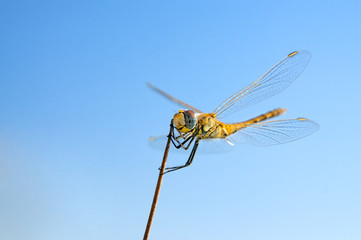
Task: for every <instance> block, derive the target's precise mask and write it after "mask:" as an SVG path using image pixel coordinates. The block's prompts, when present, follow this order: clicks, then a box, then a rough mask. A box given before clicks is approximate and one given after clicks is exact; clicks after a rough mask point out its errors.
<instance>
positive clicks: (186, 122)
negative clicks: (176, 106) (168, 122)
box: [173, 110, 197, 133]
mask: <svg viewBox="0 0 361 240" xmlns="http://www.w3.org/2000/svg"><path fill="white" fill-rule="evenodd" d="M173 124H174V126H175V127H176V128H177V129H178V131H180V132H183V133H186V132H189V131H191V130H192V129H193V128H194V127H195V126H196V124H197V116H196V114H195V112H194V111H192V110H185V111H184V110H179V112H178V113H176V114H174V117H173Z"/></svg>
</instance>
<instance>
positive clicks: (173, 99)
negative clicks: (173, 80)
mask: <svg viewBox="0 0 361 240" xmlns="http://www.w3.org/2000/svg"><path fill="white" fill-rule="evenodd" d="M147 86H148V87H150V88H151V89H153V90H154V91H156V92H157V93H159V94H160V95H162V96H163V97H165V98H167V99H168V100H171V101H173V102H175V103H177V104H179V105H180V106H182V107H185V108H186V109H192V110H193V111H195V112H198V113H201V111H200V110H198V109H197V108H195V107H193V106H191V105H189V104H187V103H185V102H183V101H181V100H179V99H176V98H175V97H172V96H171V95H169V94H168V93H166V92H164V91H162V90H160V89H159V88H156V87H154V86H153V85H152V84H150V83H147Z"/></svg>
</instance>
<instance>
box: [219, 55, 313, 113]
mask: <svg viewBox="0 0 361 240" xmlns="http://www.w3.org/2000/svg"><path fill="white" fill-rule="evenodd" d="M310 59H311V53H309V52H307V51H299V52H297V51H296V52H293V53H290V54H289V55H288V56H287V57H286V58H284V59H283V60H281V61H280V62H279V63H278V64H276V65H275V66H274V67H272V68H271V69H270V70H268V72H266V73H265V74H264V75H263V76H262V77H260V78H259V79H258V80H257V81H255V82H254V83H252V84H250V85H249V86H247V87H246V88H244V89H242V90H241V91H238V92H236V93H235V94H233V95H232V96H231V97H229V98H228V99H226V100H225V101H224V102H222V103H221V104H220V105H219V106H218V107H217V108H216V109H215V110H214V113H215V114H216V116H217V117H218V118H219V117H220V116H221V117H225V116H228V115H229V114H230V113H233V112H234V111H236V110H238V109H240V108H243V107H245V106H249V105H251V104H255V103H258V102H260V101H263V100H264V99H266V98H269V97H271V96H273V95H275V94H277V93H279V92H281V91H283V90H284V89H286V88H287V87H288V86H289V85H290V84H291V83H292V82H293V81H294V80H295V79H296V78H297V77H298V76H299V75H300V74H301V73H302V71H303V70H304V69H305V68H306V66H307V64H308V62H309V61H310Z"/></svg>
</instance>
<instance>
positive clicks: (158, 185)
mask: <svg viewBox="0 0 361 240" xmlns="http://www.w3.org/2000/svg"><path fill="white" fill-rule="evenodd" d="M172 131H173V120H172V121H171V123H170V130H169V135H168V141H167V145H166V147H165V151H164V155H163V161H162V166H161V167H160V170H159V176H158V182H157V186H156V188H155V192H154V197H153V202H152V207H151V209H150V213H149V217H148V223H147V227H146V228H145V233H144V237H143V240H147V239H148V236H149V232H150V227H151V226H152V221H153V216H154V213H155V208H156V206H157V201H158V196H159V191H160V187H161V185H162V180H163V173H164V169H165V164H166V162H167V157H168V151H169V145H170V138H171V137H170V136H171V133H172Z"/></svg>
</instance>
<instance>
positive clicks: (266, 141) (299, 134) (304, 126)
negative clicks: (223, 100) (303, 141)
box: [230, 118, 319, 146]
mask: <svg viewBox="0 0 361 240" xmlns="http://www.w3.org/2000/svg"><path fill="white" fill-rule="evenodd" d="M318 128H319V126H318V124H317V123H315V122H313V121H311V120H308V119H305V118H297V119H285V120H275V121H267V122H260V123H255V124H252V125H250V126H248V127H246V128H243V129H241V130H239V131H238V132H236V133H234V134H232V135H231V136H230V139H233V140H234V141H239V142H242V143H250V144H253V145H259V146H269V145H276V144H281V143H287V142H291V141H294V140H297V139H299V138H303V137H306V136H307V135H310V134H311V133H313V132H315V131H316V130H317V129H318Z"/></svg>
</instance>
